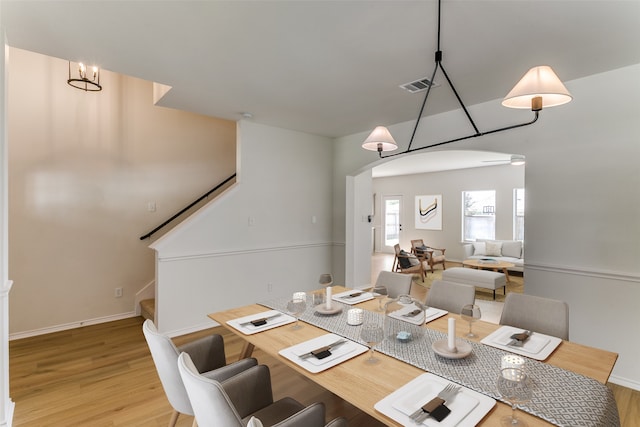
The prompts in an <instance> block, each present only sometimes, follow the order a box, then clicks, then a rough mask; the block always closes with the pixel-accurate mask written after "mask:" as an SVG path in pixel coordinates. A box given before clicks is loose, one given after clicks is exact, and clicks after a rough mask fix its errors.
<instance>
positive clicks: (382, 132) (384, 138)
mask: <svg viewBox="0 0 640 427" xmlns="http://www.w3.org/2000/svg"><path fill="white" fill-rule="evenodd" d="M378 147H382V151H393V150H395V149H397V148H398V144H396V141H395V140H394V139H393V137H392V136H391V133H390V132H389V129H387V128H386V127H384V126H378V127H376V128H375V129H374V130H373V132H371V133H370V134H369V136H368V137H367V139H365V140H364V142H363V143H362V148H364V149H367V150H372V151H378Z"/></svg>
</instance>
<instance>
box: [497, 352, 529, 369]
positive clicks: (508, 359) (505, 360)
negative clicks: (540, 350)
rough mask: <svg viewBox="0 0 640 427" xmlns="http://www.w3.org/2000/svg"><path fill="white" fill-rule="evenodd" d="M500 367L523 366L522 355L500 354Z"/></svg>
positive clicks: (520, 367) (519, 367)
mask: <svg viewBox="0 0 640 427" xmlns="http://www.w3.org/2000/svg"><path fill="white" fill-rule="evenodd" d="M500 367H501V368H502V369H506V368H517V369H523V368H524V357H520V356H516V355H515V354H506V355H504V356H502V365H501V366H500Z"/></svg>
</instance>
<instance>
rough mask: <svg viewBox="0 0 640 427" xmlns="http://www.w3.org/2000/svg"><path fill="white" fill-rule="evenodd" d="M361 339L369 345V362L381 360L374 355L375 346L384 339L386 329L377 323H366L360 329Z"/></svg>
mask: <svg viewBox="0 0 640 427" xmlns="http://www.w3.org/2000/svg"><path fill="white" fill-rule="evenodd" d="M360 339H362V341H364V342H366V343H367V345H368V346H369V358H368V359H367V363H378V362H379V361H380V360H379V359H377V358H376V357H375V355H374V353H375V346H376V345H378V344H380V343H381V342H382V340H383V339H384V331H383V329H382V326H380V325H378V324H377V323H365V324H364V325H362V329H361V330H360Z"/></svg>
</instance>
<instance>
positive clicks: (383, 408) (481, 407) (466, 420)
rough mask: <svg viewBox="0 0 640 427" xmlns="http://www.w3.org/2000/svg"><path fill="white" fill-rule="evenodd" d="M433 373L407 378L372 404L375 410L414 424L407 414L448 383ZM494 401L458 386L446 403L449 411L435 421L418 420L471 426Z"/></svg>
mask: <svg viewBox="0 0 640 427" xmlns="http://www.w3.org/2000/svg"><path fill="white" fill-rule="evenodd" d="M449 383H450V381H447V380H445V379H444V378H442V377H439V376H437V375H434V374H430V373H425V374H422V375H420V376H419V377H417V378H415V379H413V380H412V381H410V382H408V383H407V384H405V385H404V386H402V387H400V388H399V389H398V390H396V391H394V392H393V393H391V394H390V395H388V396H387V397H385V398H384V399H382V400H380V401H379V402H377V403H376V404H375V405H374V408H375V409H376V411H378V412H381V413H383V414H384V415H386V416H388V417H390V418H392V419H393V420H395V421H397V422H399V423H400V424H402V425H403V426H407V427H416V426H417V425H418V424H416V423H414V422H413V421H412V420H411V418H409V415H410V414H411V413H413V412H414V411H415V410H417V409H418V408H420V407H421V406H422V405H424V404H425V403H427V402H428V401H429V400H431V399H432V398H434V397H436V395H437V394H438V393H439V392H440V390H442V389H443V388H445V387H446V386H447V384H449ZM495 404H496V401H495V400H494V399H492V398H490V397H489V396H485V395H484V394H480V393H478V392H475V391H473V390H470V389H468V388H466V387H462V388H461V389H460V391H459V392H458V394H457V395H456V396H455V397H454V398H453V399H452V400H450V401H448V402H447V403H446V405H447V407H448V408H449V409H451V413H450V414H449V416H447V417H446V418H445V419H444V420H442V421H440V422H438V421H436V420H434V419H433V418H427V419H426V420H425V421H424V422H423V423H422V424H420V425H426V426H429V427H436V426H437V427H453V426H461V427H471V426H475V425H476V424H478V423H479V422H480V421H481V420H482V418H484V416H485V415H486V414H487V413H488V412H489V411H490V410H491V408H493V406H494V405H495Z"/></svg>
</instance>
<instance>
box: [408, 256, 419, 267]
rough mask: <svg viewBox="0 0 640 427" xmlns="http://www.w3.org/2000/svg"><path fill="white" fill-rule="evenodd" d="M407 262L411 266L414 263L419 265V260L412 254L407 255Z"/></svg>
mask: <svg viewBox="0 0 640 427" xmlns="http://www.w3.org/2000/svg"><path fill="white" fill-rule="evenodd" d="M409 263H410V264H411V266H412V267H413V266H415V265H420V260H419V259H418V258H417V257H415V256H413V255H409Z"/></svg>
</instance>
